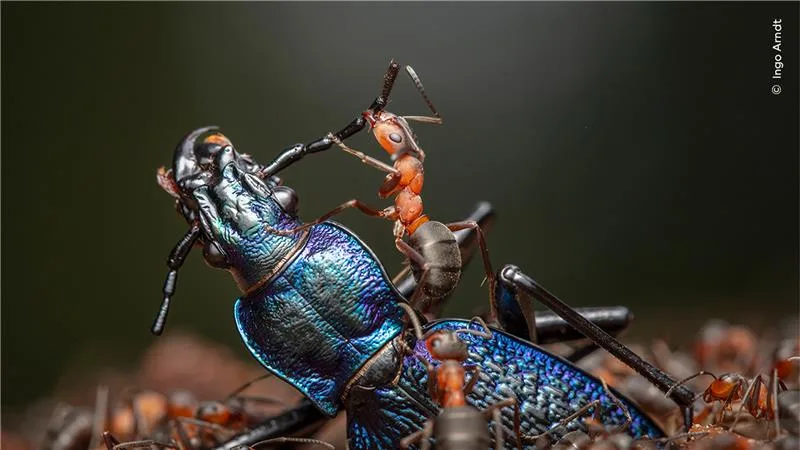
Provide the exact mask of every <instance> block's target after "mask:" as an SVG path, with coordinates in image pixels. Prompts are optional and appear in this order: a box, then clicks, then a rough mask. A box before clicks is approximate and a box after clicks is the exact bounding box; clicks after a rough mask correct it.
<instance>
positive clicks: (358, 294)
mask: <svg viewBox="0 0 800 450" xmlns="http://www.w3.org/2000/svg"><path fill="white" fill-rule="evenodd" d="M390 69H391V66H390ZM389 73H390V72H387V77H386V79H387V80H388V79H389ZM395 73H396V71H395ZM387 84H388V83H385V84H384V93H382V95H381V96H380V97H378V99H376V101H375V102H373V105H374V106H375V107H378V108H380V107H383V106H385V100H386V98H387V97H388V93H387V92H386V91H387V89H386V85H387ZM390 88H391V87H389V89H390ZM383 94H386V95H383ZM382 105H383V106H382ZM359 127H360V128H359ZM363 127H364V123H363V118H357V119H355V120H354V121H353V122H351V124H350V125H348V127H346V128H345V129H343V131H342V132H339V133H337V135H336V137H337V138H338V139H339V140H342V139H344V138H346V137H347V136H350V135H352V134H355V133H356V132H357V131H359V130H360V129H361V128H363ZM333 143H334V141H333V140H332V139H330V138H329V137H326V138H323V139H321V140H318V141H315V142H313V143H312V144H309V145H299V144H298V145H297V146H294V147H291V148H289V149H287V150H286V151H284V152H283V153H281V154H280V155H279V156H278V157H277V158H276V159H275V160H274V161H273V162H272V163H270V164H269V165H267V166H260V165H258V164H257V163H255V161H254V160H253V159H252V158H250V157H247V156H245V155H242V154H240V153H239V152H237V151H236V150H235V149H234V147H233V146H232V144H230V141H229V140H228V139H227V138H225V137H224V136H223V135H221V133H218V132H217V131H216V130H214V129H210V128H202V129H199V130H195V131H194V132H192V133H189V134H188V135H187V136H186V137H185V138H184V139H183V140H182V141H181V142H180V143H179V145H178V147H177V150H176V157H175V160H174V162H173V168H172V172H171V177H170V176H169V175H167V174H168V173H169V172H168V171H163V172H162V175H163V176H162V178H161V180H160V182H161V184H162V187H165V189H167V191H168V192H170V194H173V195H174V196H175V197H176V200H177V204H178V208H179V211H180V212H181V214H182V215H183V216H184V218H185V219H186V220H187V222H189V225H190V228H189V232H187V234H186V235H185V236H184V238H183V239H181V241H180V242H179V244H178V245H177V246H176V247H175V249H174V250H173V252H172V253H171V256H170V259H169V262H168V264H169V267H170V272H169V275H168V277H167V282H166V283H165V288H164V294H165V297H164V302H162V307H161V309H160V312H159V315H158V317H157V319H156V321H155V323H154V327H153V331H154V332H155V333H156V334H158V333H160V332H161V331H162V330H163V326H164V320H165V318H166V312H167V308H168V306H169V298H170V296H171V295H172V294H173V293H174V288H175V280H176V278H177V269H178V268H179V267H180V264H181V263H182V262H183V260H185V258H186V256H187V254H188V252H189V250H190V249H191V248H192V246H194V245H195V244H197V245H199V246H202V247H203V249H204V257H205V259H206V261H207V262H208V263H209V264H210V265H212V266H214V267H218V268H225V269H227V270H229V271H230V272H231V273H232V274H233V276H234V279H235V280H236V282H237V284H238V285H239V287H240V289H241V290H242V291H243V293H244V294H243V296H242V297H240V298H239V299H238V300H237V301H236V303H235V306H234V317H235V320H236V324H237V328H238V329H239V332H240V335H241V337H242V339H243V341H244V343H245V345H246V347H247V348H248V350H250V352H251V353H252V354H253V356H254V357H255V358H256V359H257V360H258V361H259V362H260V363H261V364H262V365H263V366H264V367H265V368H267V369H268V370H269V371H271V372H272V373H274V374H276V375H277V376H279V377H280V378H282V379H284V380H285V381H287V382H289V383H290V384H291V385H293V386H294V387H295V388H297V389H298V390H300V391H301V392H302V393H303V394H304V395H305V396H306V397H308V398H309V400H310V401H311V402H312V403H313V404H314V405H315V406H316V407H317V408H319V409H320V410H321V411H322V412H323V413H325V414H326V415H329V416H331V415H333V414H335V413H336V412H337V411H339V410H340V409H344V410H346V411H347V413H348V414H347V415H348V440H349V443H350V446H351V447H352V448H395V447H396V445H397V443H398V442H399V440H400V439H401V438H402V437H404V436H407V435H409V434H411V433H413V432H415V431H417V430H418V429H419V427H421V425H422V424H423V423H424V422H425V420H426V419H427V417H430V416H431V415H432V414H434V413H436V412H437V411H438V406H437V405H436V404H435V403H434V402H433V401H432V399H431V398H430V396H429V395H428V394H427V392H426V391H425V390H424V389H421V388H420V386H424V380H425V377H426V376H427V372H426V370H425V367H424V366H423V365H421V364H420V362H419V357H420V355H421V356H422V357H423V358H425V357H426V355H427V351H426V349H425V346H424V343H422V342H418V341H417V340H416V339H415V338H414V336H413V335H409V334H408V333H404V332H403V330H404V329H405V323H404V322H405V321H404V318H403V315H404V313H403V310H402V308H401V307H400V306H399V305H400V304H401V303H405V302H406V300H405V297H404V296H403V295H401V293H400V292H398V290H397V288H396V286H395V285H394V284H392V283H391V281H390V279H389V278H388V276H387V274H386V272H385V270H384V269H383V267H382V265H381V264H380V262H379V261H378V259H377V258H376V257H375V255H374V254H373V253H372V251H371V250H370V249H369V248H368V247H367V246H366V245H365V244H364V243H363V242H361V240H360V239H358V237H357V236H355V235H354V234H353V233H352V232H350V231H349V230H347V229H346V228H344V227H343V226H341V225H338V224H336V223H333V222H322V223H319V224H316V225H314V226H312V227H310V228H309V229H308V230H306V231H305V232H303V233H297V234H293V235H290V236H281V235H279V234H275V233H269V232H268V231H267V229H266V227H267V226H268V227H270V228H272V229H278V230H281V229H284V230H286V229H292V228H296V227H298V226H299V225H300V224H301V223H302V222H301V221H300V219H299V217H297V209H296V207H297V200H298V197H297V194H296V193H295V192H294V191H293V190H291V189H290V188H288V187H286V186H282V185H280V184H279V183H278V182H277V181H276V180H275V178H273V177H274V175H276V174H277V172H278V171H279V170H281V169H283V168H285V167H288V166H289V165H290V164H292V163H293V162H295V161H297V160H299V159H300V158H302V157H303V156H304V155H306V154H308V153H312V152H311V151H310V149H318V151H321V150H320V149H324V148H330V147H331V146H332V145H333ZM197 155H203V158H197V157H196V156H197ZM187 162H189V163H191V164H187ZM187 167H188V169H187ZM496 279H497V283H496V286H495V289H496V293H495V294H496V296H497V298H498V302H497V308H499V309H500V311H499V317H506V320H505V321H500V325H501V326H502V327H503V329H492V338H491V339H480V340H478V339H476V338H474V337H473V336H465V337H464V341H465V342H466V345H467V348H468V354H469V358H470V360H472V361H468V362H470V363H473V364H477V363H482V366H483V367H488V370H486V372H485V375H486V376H485V377H481V379H480V380H478V381H477V382H476V385H475V388H474V389H473V392H471V393H470V395H468V397H467V401H468V402H469V403H470V404H472V405H473V406H476V407H479V408H485V407H486V406H488V404H489V403H490V402H493V401H494V400H495V398H494V397H493V395H494V393H496V392H498V391H502V392H503V395H504V396H509V395H511V396H515V397H516V398H517V401H518V402H519V405H520V409H521V414H522V432H524V433H526V434H534V433H540V432H543V431H547V430H548V429H549V427H550V426H551V424H553V423H558V422H559V421H560V420H561V419H563V418H564V417H568V416H569V415H570V414H571V412H572V411H574V410H576V409H579V408H580V407H581V406H583V405H585V404H586V403H588V402H589V401H592V400H593V399H597V400H599V401H600V406H601V408H603V409H604V410H606V411H607V413H606V414H604V415H603V417H602V418H603V420H604V421H606V422H607V423H608V424H621V423H623V422H624V421H626V416H625V414H623V413H622V411H621V410H620V408H615V404H614V402H613V401H612V400H611V398H610V397H609V396H608V395H606V393H605V390H604V387H603V385H602V383H601V382H600V381H599V380H597V379H595V378H594V377H592V376H591V375H589V374H587V373H585V372H583V371H582V370H580V369H578V368H577V367H575V366H573V365H572V364H571V363H569V362H568V361H566V360H564V359H562V358H560V357H557V356H555V355H551V354H549V353H548V352H546V351H544V350H542V349H541V348H539V347H537V346H536V345H534V344H532V343H531V342H529V341H527V340H526V338H527V337H528V336H537V335H541V333H540V332H539V331H538V330H537V329H536V325H537V323H536V322H537V321H536V316H535V315H533V314H532V313H531V312H530V311H531V308H530V305H529V303H528V300H527V299H526V298H525V296H526V295H527V296H532V297H533V298H534V299H536V300H538V301H540V302H541V303H543V304H544V305H545V306H547V307H548V308H550V309H551V310H552V311H553V312H554V313H555V314H556V315H558V316H559V317H560V319H561V320H562V322H561V326H566V325H568V326H569V327H572V328H574V329H575V330H577V331H578V332H579V333H580V334H583V335H585V336H587V337H589V338H590V339H591V340H592V341H593V342H594V343H595V344H597V345H598V346H600V347H602V348H604V349H606V350H608V351H609V352H610V353H612V354H613V355H614V356H616V357H618V358H620V359H622V360H623V361H624V362H625V363H626V364H628V365H630V366H632V367H633V368H634V369H635V370H636V371H637V372H639V373H641V374H642V375H643V376H645V378H647V379H648V380H650V381H651V382H653V383H654V384H655V385H656V386H657V387H659V388H660V389H662V391H666V390H667V389H669V388H670V387H672V386H673V385H674V384H675V383H674V381H673V380H672V379H671V378H670V377H669V376H667V375H666V374H664V373H663V372H662V371H660V370H658V369H657V368H655V367H653V366H652V365H650V364H648V363H646V362H645V361H643V360H642V359H641V358H639V357H638V356H637V355H636V354H634V353H633V352H632V351H630V350H629V349H627V347H624V346H623V345H622V344H621V343H619V342H618V341H616V339H614V338H613V337H612V336H611V335H609V334H608V333H606V332H605V331H603V330H602V329H601V328H600V327H598V326H597V325H596V324H594V323H592V322H591V321H590V320H588V319H587V318H586V317H584V316H582V315H581V314H580V312H578V311H576V310H574V309H572V308H570V307H569V306H568V305H566V304H565V303H564V302H563V301H561V300H560V299H558V298H557V297H555V296H554V295H552V294H550V293H549V292H548V291H546V290H545V289H544V288H542V287H541V286H540V285H538V284H537V283H536V282H535V281H534V280H533V279H531V278H530V277H528V276H527V275H525V274H524V273H522V271H521V270H519V269H518V268H516V267H515V266H504V267H503V268H501V269H500V270H499V271H498V272H497V276H496ZM511 318H515V320H511ZM504 324H505V325H504ZM465 326H468V324H467V323H465V322H464V321H459V320H441V321H436V322H431V323H427V324H426V325H425V331H426V332H428V331H435V330H443V331H444V330H454V329H462V328H464V327H465ZM405 347H410V348H413V349H414V351H415V352H416V353H418V355H414V356H408V355H405V356H404V355H403V353H402V351H401V350H400V349H401V348H405ZM365 387H373V388H372V389H368V388H365ZM671 398H673V399H674V400H676V401H677V402H678V403H679V404H680V405H681V406H682V407H683V408H684V411H688V417H690V418H691V399H692V394H691V392H689V391H688V390H686V389H685V388H684V387H682V386H678V387H677V388H675V389H673V390H672V391H671ZM622 401H623V403H625V408H626V409H627V410H629V411H630V415H631V418H632V420H631V421H630V426H629V427H628V432H629V433H630V434H631V435H632V436H633V437H641V436H651V437H659V436H661V435H663V432H662V431H661V430H660V429H659V428H658V427H657V426H656V425H655V424H654V423H653V422H652V421H651V420H650V419H649V418H648V417H647V416H646V415H645V414H643V413H642V412H641V411H640V410H639V409H637V408H636V407H634V406H633V405H632V404H630V402H627V401H625V400H622ZM684 416H687V414H686V413H685V414H684ZM503 420H504V421H510V420H512V419H511V417H509V416H508V415H507V414H504V417H503ZM581 427H582V424H581V423H580V422H579V421H574V422H572V423H570V424H569V425H567V426H566V427H564V430H565V431H568V430H573V429H580V428H581ZM260 432H261V431H260V430H258V429H256V430H254V433H260ZM260 436H262V438H263V435H260ZM247 441H248V437H244V438H242V439H240V440H238V441H237V442H240V443H242V442H247ZM250 442H255V441H250Z"/></svg>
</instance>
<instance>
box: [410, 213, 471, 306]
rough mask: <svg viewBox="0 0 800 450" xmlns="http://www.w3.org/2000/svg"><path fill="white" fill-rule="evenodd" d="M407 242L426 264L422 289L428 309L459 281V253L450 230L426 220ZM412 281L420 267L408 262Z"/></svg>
mask: <svg viewBox="0 0 800 450" xmlns="http://www.w3.org/2000/svg"><path fill="white" fill-rule="evenodd" d="M408 243H409V245H411V247H413V248H414V250H416V251H417V252H419V253H420V254H421V255H422V256H423V257H424V258H425V261H426V262H427V264H428V275H427V276H426V279H425V280H424V281H423V283H422V286H420V288H421V289H422V292H423V294H425V299H426V303H427V304H428V306H430V305H431V303H433V302H435V301H436V300H439V299H441V298H444V297H445V296H447V295H448V294H449V293H450V292H452V291H453V289H455V287H456V285H457V284H458V281H459V279H460V278H461V250H460V249H459V247H458V241H456V237H455V235H454V234H453V232H452V231H450V229H449V228H447V226H445V225H444V224H443V223H441V222H435V221H428V222H425V223H423V224H422V225H420V226H419V228H417V229H416V230H415V231H414V233H413V234H412V235H411V236H409V237H408ZM411 270H412V272H413V273H414V278H415V279H416V280H419V278H420V276H422V272H423V267H420V266H418V265H417V264H414V262H413V261H412V263H411Z"/></svg>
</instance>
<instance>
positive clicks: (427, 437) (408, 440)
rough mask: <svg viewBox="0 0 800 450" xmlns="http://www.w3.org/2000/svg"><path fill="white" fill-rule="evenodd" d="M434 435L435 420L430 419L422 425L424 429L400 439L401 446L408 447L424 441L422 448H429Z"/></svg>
mask: <svg viewBox="0 0 800 450" xmlns="http://www.w3.org/2000/svg"><path fill="white" fill-rule="evenodd" d="M432 435H433V421H432V420H428V421H427V422H425V425H423V426H422V429H421V430H419V431H415V432H413V433H411V434H409V435H408V436H406V437H404V438H403V439H401V440H400V448H402V449H404V450H405V449H408V448H409V447H411V445H413V444H416V443H417V442H419V441H422V444H421V445H420V449H421V450H422V449H428V448H430V445H431V436H432Z"/></svg>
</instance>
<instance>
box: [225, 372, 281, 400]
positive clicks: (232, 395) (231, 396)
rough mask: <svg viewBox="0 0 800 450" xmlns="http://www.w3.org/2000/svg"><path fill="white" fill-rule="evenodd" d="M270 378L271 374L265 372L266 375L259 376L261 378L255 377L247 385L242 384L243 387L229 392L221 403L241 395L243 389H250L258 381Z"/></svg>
mask: <svg viewBox="0 0 800 450" xmlns="http://www.w3.org/2000/svg"><path fill="white" fill-rule="evenodd" d="M271 376H272V372H267V373H266V374H264V375H261V376H259V377H257V378H254V379H252V380H250V381H248V382H247V383H245V384H243V385H241V386H239V387H238V388H236V389H235V390H234V391H233V392H231V393H230V395H228V396H227V397H225V400H223V401H227V400H230V399H232V398H233V397H236V396H237V395H238V394H240V393H242V391H244V390H245V389H247V388H249V387H250V386H252V385H253V384H254V383H257V382H259V381H261V380H264V379H266V378H269V377H271Z"/></svg>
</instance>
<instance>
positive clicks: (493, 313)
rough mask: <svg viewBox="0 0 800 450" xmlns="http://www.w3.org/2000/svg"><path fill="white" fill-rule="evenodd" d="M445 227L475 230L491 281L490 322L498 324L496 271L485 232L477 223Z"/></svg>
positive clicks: (453, 229) (459, 223)
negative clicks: (490, 257) (490, 256)
mask: <svg viewBox="0 0 800 450" xmlns="http://www.w3.org/2000/svg"><path fill="white" fill-rule="evenodd" d="M445 226H446V227H447V228H448V229H449V230H450V231H453V232H456V231H461V230H468V229H471V230H475V232H476V234H477V236H478V247H479V248H480V249H481V257H482V258H483V269H484V270H485V271H486V280H489V305H490V307H489V322H491V323H496V322H497V306H496V301H495V279H494V278H495V276H494V270H493V269H492V262H491V260H490V259H489V249H488V248H487V246H486V237H485V236H484V235H483V230H482V229H481V227H480V225H478V223H477V222H473V221H466V222H453V223H448V224H447V225H445ZM529 313H530V312H529ZM531 314H532V313H531Z"/></svg>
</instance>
